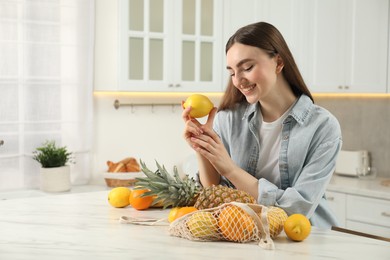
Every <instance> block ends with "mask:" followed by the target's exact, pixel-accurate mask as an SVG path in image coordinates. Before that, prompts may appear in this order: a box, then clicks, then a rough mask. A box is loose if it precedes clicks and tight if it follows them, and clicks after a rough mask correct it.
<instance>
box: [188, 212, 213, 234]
mask: <svg viewBox="0 0 390 260" xmlns="http://www.w3.org/2000/svg"><path fill="white" fill-rule="evenodd" d="M187 227H188V229H189V230H190V232H191V234H192V235H193V236H194V237H198V238H203V239H206V238H212V237H218V221H217V219H216V218H215V217H214V215H213V214H212V213H211V212H196V213H194V214H193V215H192V216H190V218H189V219H188V222H187Z"/></svg>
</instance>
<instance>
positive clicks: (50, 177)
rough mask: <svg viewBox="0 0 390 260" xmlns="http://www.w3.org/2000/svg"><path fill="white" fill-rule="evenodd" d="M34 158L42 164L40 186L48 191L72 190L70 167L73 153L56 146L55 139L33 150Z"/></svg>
mask: <svg viewBox="0 0 390 260" xmlns="http://www.w3.org/2000/svg"><path fill="white" fill-rule="evenodd" d="M33 159H34V160H36V161H37V162H39V163H40V164H41V169H40V188H41V190H43V191H47V192H60V191H68V190H70V167H69V165H67V163H68V162H73V161H72V153H71V152H69V151H68V150H67V148H66V146H64V147H58V146H56V143H55V141H46V142H45V143H44V144H43V146H42V147H38V148H36V150H35V151H34V152H33Z"/></svg>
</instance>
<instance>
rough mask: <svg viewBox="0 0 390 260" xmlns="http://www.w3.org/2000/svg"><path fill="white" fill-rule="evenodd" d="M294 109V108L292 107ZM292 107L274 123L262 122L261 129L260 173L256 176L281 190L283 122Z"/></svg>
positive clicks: (261, 117)
mask: <svg viewBox="0 0 390 260" xmlns="http://www.w3.org/2000/svg"><path fill="white" fill-rule="evenodd" d="M291 107H292V106H291ZM291 107H290V108H289V109H287V111H286V112H285V113H284V114H283V115H282V116H281V117H279V118H278V119H277V120H275V121H273V122H264V121H263V116H262V115H261V114H260V120H261V121H262V123H261V127H260V147H261V148H260V160H259V165H260V172H258V173H257V174H256V177H257V178H265V179H267V180H268V181H270V182H272V183H274V184H275V185H276V186H278V187H279V188H280V186H281V185H280V172H279V151H280V140H281V136H282V127H283V121H284V119H285V118H286V117H287V115H288V113H289V112H290V110H291Z"/></svg>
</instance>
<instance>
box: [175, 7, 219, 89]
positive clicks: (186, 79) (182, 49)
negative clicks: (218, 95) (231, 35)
mask: <svg viewBox="0 0 390 260" xmlns="http://www.w3.org/2000/svg"><path fill="white" fill-rule="evenodd" d="M175 8H176V9H175V13H174V17H175V18H177V19H175V22H174V25H175V27H174V28H175V29H174V45H173V46H174V48H171V49H170V54H169V55H168V56H169V57H173V60H174V66H173V68H174V70H173V71H172V75H171V77H170V78H171V82H170V84H171V86H172V87H173V89H172V88H171V91H202V92H212V91H222V87H221V75H220V71H221V69H222V68H221V67H222V64H221V63H220V61H221V58H220V57H221V56H222V54H223V46H222V41H221V40H222V30H221V29H222V1H220V0H180V1H177V5H175Z"/></svg>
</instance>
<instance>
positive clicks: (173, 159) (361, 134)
mask: <svg viewBox="0 0 390 260" xmlns="http://www.w3.org/2000/svg"><path fill="white" fill-rule="evenodd" d="M115 99H119V100H120V101H121V102H123V103H126V102H131V101H132V98H131V97H130V96H126V95H121V94H119V93H118V94H115V93H114V94H95V96H94V121H95V136H94V145H95V147H94V165H93V180H92V182H93V183H96V184H98V183H99V184H100V183H104V179H103V172H104V171H106V170H107V166H106V162H107V160H112V161H119V160H121V159H123V158H125V157H128V156H132V157H135V158H137V159H142V160H144V161H145V162H146V163H147V165H148V166H150V167H151V168H155V160H157V161H158V162H159V163H162V164H164V165H165V166H166V168H167V169H168V170H171V169H172V168H173V166H174V165H176V166H178V169H179V172H180V173H183V172H186V171H188V170H191V169H188V168H187V165H185V164H183V162H185V161H188V160H189V159H190V158H192V155H193V153H192V150H191V149H190V148H189V147H188V145H187V144H186V143H185V141H184V140H183V138H182V131H183V122H182V119H181V107H180V106H179V105H176V106H159V105H155V106H133V107H120V108H119V109H115V108H114V106H113V104H114V100H115ZM315 100H316V103H317V104H319V105H321V106H323V107H325V108H327V109H328V110H330V111H331V112H332V113H333V114H334V115H335V116H336V117H337V118H338V119H339V121H340V124H341V128H342V133H343V150H360V149H367V150H368V151H370V152H371V155H372V164H373V166H375V167H377V169H378V171H379V173H378V175H379V176H383V177H390V160H389V159H388V158H390V128H389V120H390V97H345V96H344V97H340V96H336V97H335V96H325V97H323V96H316V97H315ZM214 102H215V101H214ZM217 102H218V101H216V104H217ZM178 103H180V102H178Z"/></svg>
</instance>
